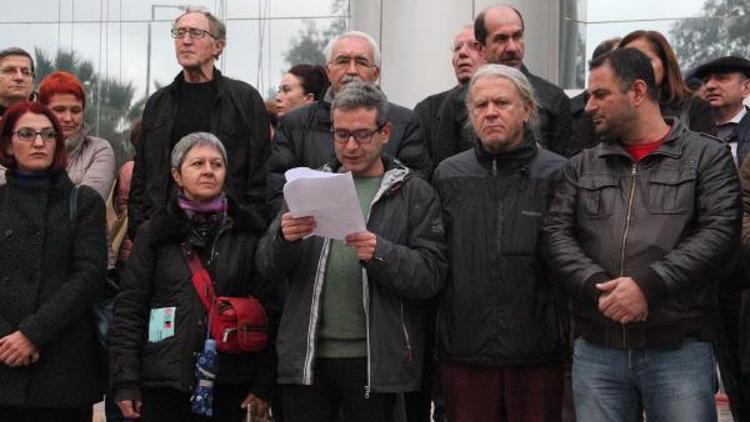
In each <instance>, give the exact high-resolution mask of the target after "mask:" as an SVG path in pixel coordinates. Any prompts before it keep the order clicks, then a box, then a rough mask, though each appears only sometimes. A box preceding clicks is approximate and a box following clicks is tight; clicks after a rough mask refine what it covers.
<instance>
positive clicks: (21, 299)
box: [0, 5, 750, 422]
mask: <svg viewBox="0 0 750 422" xmlns="http://www.w3.org/2000/svg"><path fill="white" fill-rule="evenodd" d="M456 30H457V34H456V36H455V38H454V40H453V43H452V45H451V51H452V65H453V68H454V71H455V76H456V85H455V86H454V87H452V88H450V89H448V90H446V91H443V92H440V93H436V94H434V95H430V96H428V97H427V98H425V99H424V100H423V101H421V102H420V103H419V104H417V105H416V107H415V108H414V110H410V109H408V108H406V107H403V106H400V105H397V104H394V103H392V102H390V101H389V100H388V98H387V96H386V93H384V92H383V91H382V90H381V88H380V87H379V86H378V85H377V82H378V79H379V76H380V70H381V60H380V50H379V47H378V45H377V43H376V41H375V40H374V39H373V38H372V37H371V36H370V35H368V34H366V33H363V32H358V31H350V32H346V33H343V34H341V35H338V36H336V37H335V38H333V39H332V40H331V41H330V43H329V44H328V46H327V47H326V49H325V52H324V55H325V58H326V63H325V65H324V66H317V65H310V64H297V65H295V66H293V67H292V68H291V69H289V71H288V72H287V73H286V74H285V75H284V76H283V78H282V80H281V83H280V86H279V92H278V94H277V95H276V97H275V98H274V99H272V100H270V101H265V102H264V100H263V98H262V97H261V95H260V94H259V93H258V91H257V90H256V89H255V88H253V87H252V86H250V85H249V84H247V83H245V82H242V81H239V80H236V79H232V78H230V77H228V76H225V75H223V74H222V73H221V72H220V71H219V70H218V69H217V68H216V67H215V62H216V60H217V59H218V58H219V57H220V56H221V54H222V52H223V49H224V46H225V43H226V37H227V34H226V26H225V24H224V23H223V22H222V21H221V20H219V19H218V18H217V17H215V16H214V15H213V14H211V13H210V12H208V11H206V10H204V9H199V8H186V9H185V10H184V12H183V13H182V14H181V15H180V16H179V17H177V18H176V19H175V21H174V23H173V26H172V29H171V35H172V37H173V38H174V48H175V55H176V59H177V62H178V64H179V65H180V67H181V71H180V72H179V74H178V75H177V76H176V77H175V79H174V81H173V82H172V83H171V84H169V85H167V86H165V87H163V88H161V89H159V90H158V91H157V92H155V93H154V94H153V95H152V96H151V97H150V98H149V99H148V101H147V103H146V105H145V108H144V111H143V115H142V118H141V119H140V120H139V121H138V122H137V123H136V124H135V125H134V126H133V127H132V128H131V132H130V140H131V143H132V145H133V147H134V150H135V154H134V157H133V160H132V161H128V162H126V163H123V164H121V166H120V167H119V168H118V167H117V163H116V160H115V155H114V152H113V149H112V147H111V146H110V144H109V142H107V141H106V140H104V139H101V138H98V137H96V136H93V135H92V134H91V130H90V128H89V127H88V126H87V125H86V123H85V122H84V118H83V116H84V111H85V107H86V98H87V95H86V92H85V88H84V86H83V85H82V84H81V83H80V81H78V79H76V77H75V76H73V75H71V74H69V73H67V72H64V71H56V72H53V73H51V74H50V75H48V76H47V77H45V78H44V79H43V80H42V81H39V83H38V87H37V89H36V90H34V76H35V68H34V61H33V58H32V57H31V55H29V53H28V52H26V51H24V50H23V49H20V48H17V47H10V48H6V49H4V50H0V113H2V120H0V165H2V166H3V170H4V171H3V172H1V173H2V174H0V380H2V382H0V421H25V422H46V421H63V422H67V421H70V422H73V421H76V422H80V421H90V420H91V418H92V405H93V404H94V403H96V402H99V401H101V400H102V399H103V397H106V400H105V402H106V405H105V408H106V415H107V420H110V421H121V420H142V421H147V422H148V421H190V420H194V421H206V420H214V421H238V420H261V421H269V420H275V421H290V422H303V421H304V422H308V421H313V422H314V421H321V422H323V421H325V422H328V421H347V422H349V421H368V422H370V421H375V422H377V421H383V422H391V421H407V422H426V421H435V422H443V421H450V422H454V421H456V422H473V421H477V422H479V421H530V422H561V421H573V420H578V421H584V422H588V421H596V422H599V421H612V422H615V421H618V422H619V421H622V422H632V421H638V420H644V418H645V420H648V421H681V422H683V421H695V422H710V421H716V420H717V413H716V404H715V400H714V395H715V394H716V392H717V389H718V386H719V378H720V380H721V385H722V386H723V389H724V391H725V392H726V394H727V395H728V398H729V401H730V408H731V413H732V416H733V418H734V420H735V421H737V422H744V421H750V299H749V298H750V273H748V270H750V255H748V252H750V158H747V153H748V151H750V115H748V113H747V108H746V107H745V106H744V104H743V100H744V99H745V98H746V97H747V96H748V95H750V61H749V60H747V59H746V58H743V57H736V56H725V57H717V58H715V59H713V60H711V61H709V62H706V63H704V64H702V65H700V66H698V67H697V68H696V69H694V70H692V71H691V72H690V74H689V75H686V77H683V75H682V73H681V71H680V68H679V64H678V58H677V56H676V54H675V52H674V51H673V49H672V47H671V46H670V45H669V42H668V41H667V40H666V38H665V37H664V36H663V35H662V34H660V33H659V32H656V31H648V30H638V31H634V32H632V33H629V34H624V36H623V37H622V38H617V39H612V40H607V41H605V42H603V43H602V44H601V45H600V46H599V47H597V49H596V50H595V51H594V55H593V57H592V58H591V61H590V63H589V71H590V72H589V78H588V88H587V89H586V90H585V91H584V92H582V93H581V94H580V95H578V96H576V97H574V98H572V99H571V98H569V97H568V96H567V95H566V94H565V92H564V91H563V90H561V89H560V88H559V87H557V86H556V85H554V84H553V83H551V82H549V81H547V80H545V79H543V78H541V77H539V76H537V75H534V74H533V73H531V71H530V70H529V69H528V68H527V67H526V66H525V65H524V57H525V53H526V51H525V42H524V33H525V30H526V28H525V24H524V20H523V16H522V14H521V13H520V11H519V10H517V9H516V8H513V7H511V6H507V5H494V6H490V7H488V8H486V9H485V10H483V11H481V12H480V13H479V14H478V15H477V16H476V19H475V22H474V23H473V25H467V26H465V27H463V28H456ZM686 81H690V88H689V87H688V86H689V85H688V83H687V82H686ZM295 167H309V168H313V169H318V170H320V171H323V172H329V173H345V172H348V173H351V175H352V178H353V182H354V189H355V191H356V194H357V197H358V200H359V207H360V208H361V211H362V214H363V215H364V216H365V223H366V229H365V230H364V231H362V232H357V233H349V234H348V235H347V236H346V237H345V238H344V239H332V238H327V237H322V236H319V235H316V234H315V228H316V224H317V223H316V220H315V218H314V217H312V216H309V215H297V214H294V213H292V212H290V210H289V208H288V207H287V204H286V203H285V200H284V193H283V187H284V184H285V182H286V180H285V173H286V171H287V170H289V169H292V168H295ZM222 330H223V331H222ZM717 368H718V371H717Z"/></svg>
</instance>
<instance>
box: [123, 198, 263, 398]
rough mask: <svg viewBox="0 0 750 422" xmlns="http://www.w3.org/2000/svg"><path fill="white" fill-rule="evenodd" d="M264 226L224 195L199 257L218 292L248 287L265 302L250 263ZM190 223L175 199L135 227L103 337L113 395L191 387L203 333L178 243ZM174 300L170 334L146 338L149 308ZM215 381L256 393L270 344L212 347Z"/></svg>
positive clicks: (243, 290)
mask: <svg viewBox="0 0 750 422" xmlns="http://www.w3.org/2000/svg"><path fill="white" fill-rule="evenodd" d="M264 229H265V222H264V219H263V218H262V217H261V216H258V215H254V214H250V213H249V211H248V210H246V209H244V208H241V207H239V206H238V205H237V202H235V201H233V200H230V202H229V221H228V222H227V223H226V224H225V226H224V227H223V228H222V229H221V231H220V232H219V234H218V235H217V236H216V238H215V239H214V241H213V244H212V245H211V247H210V251H209V250H208V248H206V250H200V251H199V254H200V255H201V256H202V257H203V256H210V257H211V258H210V260H211V261H210V262H207V263H206V264H205V266H206V269H207V270H208V271H209V273H210V274H211V277H212V279H213V281H214V288H215V291H216V294H217V295H218V296H246V295H247V294H253V295H255V296H256V297H258V298H259V299H260V300H261V303H263V304H264V306H265V307H266V308H267V309H270V308H272V306H269V305H270V301H271V299H272V298H270V297H269V293H268V291H267V289H266V287H267V283H265V282H264V281H263V280H262V279H261V278H259V277H258V276H257V274H256V272H255V268H254V266H253V255H254V253H255V248H256V245H257V241H258V239H259V238H260V236H261V235H262V233H263V231H264ZM189 231H190V222H189V220H187V217H186V216H185V214H184V212H183V211H182V209H180V208H179V207H178V206H177V204H176V201H172V202H170V204H169V206H168V207H167V208H166V209H163V210H162V211H160V212H159V213H157V214H156V215H155V216H154V217H153V218H152V219H150V220H149V221H148V222H146V223H145V224H144V225H143V226H142V227H141V229H139V231H138V235H137V237H136V239H135V246H134V248H133V251H132V253H131V255H130V258H129V259H128V261H127V264H126V266H125V271H124V274H123V277H122V281H121V284H120V293H119V294H118V295H117V298H116V302H115V316H114V320H113V322H112V333H111V335H112V338H111V340H110V378H111V386H112V388H113V390H114V392H115V399H116V400H126V399H127V400H135V399H139V398H140V394H141V388H144V387H149V388H171V389H175V390H179V391H182V392H191V391H192V390H193V387H194V384H195V381H196V380H195V376H194V375H193V371H194V370H195V355H196V353H197V352H199V351H201V350H202V348H203V342H204V340H205V338H206V327H205V316H206V311H205V309H204V307H203V305H202V303H201V302H200V299H199V296H198V293H197V292H196V291H195V287H194V286H193V283H192V273H191V272H190V269H189V268H188V264H187V259H186V258H185V255H184V254H183V252H182V249H181V247H180V246H181V244H183V243H184V242H185V241H186V238H187V237H188V233H189ZM173 306H174V307H176V308H177V309H176V311H175V314H176V319H175V324H174V327H175V329H174V330H175V331H174V336H172V337H168V338H166V339H164V340H161V341H158V342H154V343H151V342H149V341H148V325H149V315H150V311H151V310H152V309H156V308H163V307H173ZM216 382H218V383H225V384H246V385H247V386H248V390H249V391H251V392H254V393H255V394H256V395H258V396H261V397H263V398H268V392H269V390H270V389H271V387H272V385H273V382H274V360H273V352H272V350H271V348H269V349H267V350H266V351H264V352H258V353H248V354H241V355H229V354H225V353H219V373H218V376H217V380H216Z"/></svg>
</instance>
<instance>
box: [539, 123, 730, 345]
mask: <svg viewBox="0 0 750 422" xmlns="http://www.w3.org/2000/svg"><path fill="white" fill-rule="evenodd" d="M667 123H669V124H670V125H671V130H670V132H669V133H668V135H667V137H666V139H665V141H664V143H663V144H662V145H661V146H660V147H659V148H658V149H657V150H656V151H654V152H652V153H650V154H649V155H647V156H646V157H644V158H643V159H642V160H641V161H639V162H637V163H636V162H633V159H632V157H631V156H630V154H628V153H627V152H626V150H625V149H624V148H623V146H622V145H621V144H620V143H619V142H615V141H607V142H602V143H600V144H598V145H597V146H595V147H593V148H590V149H586V150H584V151H583V152H581V153H580V154H578V155H576V156H575V157H573V158H572V159H571V160H570V161H569V163H568V164H567V165H566V166H565V167H564V169H563V174H562V179H561V181H560V184H559V186H558V188H557V189H556V192H555V197H554V200H553V201H552V204H551V205H550V209H549V211H548V213H547V220H546V222H545V227H544V235H545V243H544V245H545V247H546V253H547V257H548V264H549V266H550V268H551V269H553V270H554V271H555V272H556V276H557V279H559V280H560V281H561V282H562V283H564V285H565V287H566V289H567V290H568V291H569V293H570V295H571V297H572V299H573V316H574V318H575V327H576V330H577V332H578V334H579V335H580V336H581V337H583V338H584V339H586V340H587V341H590V342H593V343H596V344H600V345H604V346H608V347H617V348H645V347H671V346H675V345H678V344H680V343H681V342H682V341H683V340H684V339H685V338H687V337H692V338H696V339H699V340H704V341H710V340H713V339H714V334H715V328H716V327H714V326H712V321H713V319H714V315H715V310H716V284H717V282H718V279H719V277H718V276H717V273H718V272H719V271H720V269H721V268H722V267H723V266H724V265H726V263H727V261H728V260H729V259H731V257H732V255H733V253H734V251H735V250H736V247H737V245H738V242H739V233H740V217H741V211H742V209H741V206H740V192H739V183H738V180H737V171H736V169H735V166H734V162H733V160H732V155H731V153H730V151H729V149H728V148H727V147H726V145H724V144H723V143H722V142H721V141H719V140H717V139H716V138H712V137H710V136H707V135H703V134H699V133H696V132H692V131H690V130H688V129H686V128H685V126H684V125H683V124H682V123H681V122H679V121H677V120H674V119H667ZM616 277H631V278H632V279H633V280H635V282H636V283H637V284H638V286H639V288H640V290H641V291H642V292H643V295H644V296H645V299H646V301H647V303H648V318H647V319H646V320H645V321H643V322H637V323H630V324H626V325H622V324H619V323H616V322H614V321H612V320H610V319H608V318H606V317H605V316H604V315H603V314H602V313H601V312H600V311H599V310H598V307H597V300H598V298H599V295H600V293H599V291H598V290H597V288H596V287H595V285H596V283H600V282H604V281H608V280H611V279H614V278H616Z"/></svg>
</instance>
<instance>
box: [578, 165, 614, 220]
mask: <svg viewBox="0 0 750 422" xmlns="http://www.w3.org/2000/svg"><path fill="white" fill-rule="evenodd" d="M578 188H579V190H578V196H579V197H578V215H579V216H582V217H588V218H604V217H608V216H609V215H610V214H612V209H613V208H614V200H615V193H616V188H617V181H616V180H615V178H614V177H613V176H611V175H608V174H582V175H581V178H580V179H579V180H578Z"/></svg>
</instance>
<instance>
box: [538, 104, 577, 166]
mask: <svg viewBox="0 0 750 422" xmlns="http://www.w3.org/2000/svg"><path fill="white" fill-rule="evenodd" d="M551 111H552V113H551V115H550V116H549V117H550V121H549V127H548V129H549V133H546V134H542V136H543V137H545V136H546V138H544V139H546V140H547V142H548V143H549V145H548V147H547V148H548V149H549V150H551V151H554V152H556V153H558V154H560V155H563V156H564V155H565V153H566V152H567V151H566V147H567V145H568V143H569V142H570V137H571V135H572V132H573V117H572V115H571V113H570V99H569V98H568V96H567V95H565V93H564V92H563V91H560V92H558V95H557V96H556V97H555V98H554V101H553V103H552V110H551Z"/></svg>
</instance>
